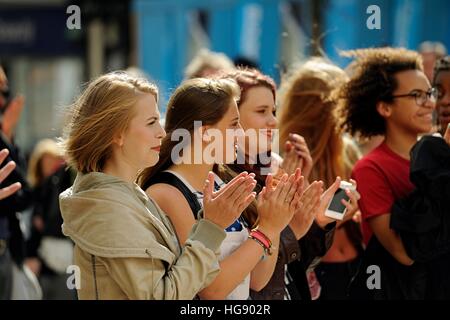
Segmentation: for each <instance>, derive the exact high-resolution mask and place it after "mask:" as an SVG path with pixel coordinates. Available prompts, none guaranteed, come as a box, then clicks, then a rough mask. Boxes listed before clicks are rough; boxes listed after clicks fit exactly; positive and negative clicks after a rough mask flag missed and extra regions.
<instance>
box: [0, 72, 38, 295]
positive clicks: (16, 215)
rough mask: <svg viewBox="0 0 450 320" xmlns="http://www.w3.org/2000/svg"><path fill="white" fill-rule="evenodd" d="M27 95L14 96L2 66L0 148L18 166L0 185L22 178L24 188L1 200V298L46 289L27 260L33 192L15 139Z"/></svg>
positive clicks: (0, 79) (0, 73)
mask: <svg viewBox="0 0 450 320" xmlns="http://www.w3.org/2000/svg"><path fill="white" fill-rule="evenodd" d="M24 104H25V100H24V97H23V96H18V97H14V98H12V95H11V92H10V88H9V84H8V79H7V77H6V74H5V72H4V70H3V68H2V67H1V66H0V117H1V119H0V126H1V130H0V150H2V149H8V155H7V156H6V161H7V162H8V163H9V161H14V162H15V164H16V167H15V168H14V169H13V171H12V172H11V173H10V175H9V176H8V177H7V178H6V179H5V180H3V182H2V183H1V185H0V188H3V187H6V186H9V185H11V184H13V183H16V182H19V183H20V184H21V187H22V188H21V189H20V190H18V191H17V192H16V193H14V194H13V195H11V196H10V197H7V198H4V199H2V200H0V265H1V266H2V267H1V269H0V272H1V274H0V279H2V280H3V281H0V298H1V299H40V298H41V296H42V292H41V290H40V287H39V284H38V282H37V279H36V277H35V276H34V274H33V273H32V272H31V271H30V270H29V269H28V267H27V266H25V265H24V264H23V262H24V259H25V240H24V233H23V232H24V231H23V230H22V226H21V214H20V212H22V211H24V210H26V209H28V208H29V207H30V206H31V205H32V200H33V197H32V192H31V189H30V187H29V185H28V183H27V180H26V162H25V159H24V157H23V156H22V154H21V152H20V149H19V148H18V147H17V145H16V144H15V143H14V131H15V128H16V126H17V124H18V121H19V118H20V114H21V112H22V109H23V107H24Z"/></svg>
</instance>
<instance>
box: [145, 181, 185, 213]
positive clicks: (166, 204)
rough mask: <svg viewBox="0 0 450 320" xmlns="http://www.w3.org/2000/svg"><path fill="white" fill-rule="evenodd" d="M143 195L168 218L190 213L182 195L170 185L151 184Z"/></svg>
mask: <svg viewBox="0 0 450 320" xmlns="http://www.w3.org/2000/svg"><path fill="white" fill-rule="evenodd" d="M145 193H147V195H148V196H149V198H151V199H152V200H154V201H155V202H156V203H157V204H158V206H159V207H160V208H161V209H162V211H164V213H166V214H167V215H168V216H170V217H173V216H174V215H180V214H183V215H184V214H187V213H189V212H191V208H190V206H189V203H188V201H187V200H186V198H185V197H184V195H183V194H182V193H181V192H180V190H178V189H177V188H176V187H174V186H172V185H170V184H167V183H156V184H153V185H151V186H150V187H148V188H147V190H145ZM190 216H192V215H190Z"/></svg>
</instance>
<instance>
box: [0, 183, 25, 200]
mask: <svg viewBox="0 0 450 320" xmlns="http://www.w3.org/2000/svg"><path fill="white" fill-rule="evenodd" d="M20 188H22V185H21V184H20V182H16V183H13V184H12V185H10V186H8V187H6V188H2V189H0V199H4V198H7V197H9V196H10V195H12V194H14V193H15V192H17V191H18V190H19V189H20Z"/></svg>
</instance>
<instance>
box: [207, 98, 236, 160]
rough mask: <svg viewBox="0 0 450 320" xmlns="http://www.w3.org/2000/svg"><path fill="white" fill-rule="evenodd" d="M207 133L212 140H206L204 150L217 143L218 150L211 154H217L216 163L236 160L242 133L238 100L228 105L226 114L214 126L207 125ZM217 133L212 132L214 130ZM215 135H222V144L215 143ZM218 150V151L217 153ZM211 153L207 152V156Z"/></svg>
mask: <svg viewBox="0 0 450 320" xmlns="http://www.w3.org/2000/svg"><path fill="white" fill-rule="evenodd" d="M206 129H207V130H206V135H208V136H209V137H210V138H211V141H206V142H204V150H205V148H208V146H210V147H212V144H215V147H216V148H214V149H215V150H216V151H215V152H214V153H213V152H211V154H213V155H217V156H215V157H214V158H215V159H214V163H232V162H234V160H236V142H237V137H238V136H239V133H242V127H241V125H240V123H239V110H238V107H237V104H236V101H235V100H234V99H232V101H231V102H230V105H229V107H228V110H227V112H226V113H225V115H224V116H223V117H222V119H220V121H219V122H217V123H216V124H215V125H213V126H207V127H206ZM213 131H214V132H215V134H212V132H213ZM213 135H214V136H216V135H220V136H221V137H222V140H221V141H222V144H220V145H219V144H217V142H216V143H215V141H216V140H215V139H216V138H215V137H214V138H213ZM216 152H217V153H216ZM207 154H210V153H208V152H205V156H206V155H207Z"/></svg>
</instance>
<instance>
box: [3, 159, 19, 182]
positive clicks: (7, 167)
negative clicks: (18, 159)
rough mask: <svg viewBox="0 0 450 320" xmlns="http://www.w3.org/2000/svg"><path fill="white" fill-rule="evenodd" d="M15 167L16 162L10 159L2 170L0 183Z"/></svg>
mask: <svg viewBox="0 0 450 320" xmlns="http://www.w3.org/2000/svg"><path fill="white" fill-rule="evenodd" d="M15 167H16V163H15V162H14V161H10V162H8V163H7V164H6V165H5V166H4V167H3V168H2V169H1V170H0V183H1V182H3V180H5V179H6V177H7V176H8V175H9V174H10V173H11V172H12V171H13V170H14V168H15Z"/></svg>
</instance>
